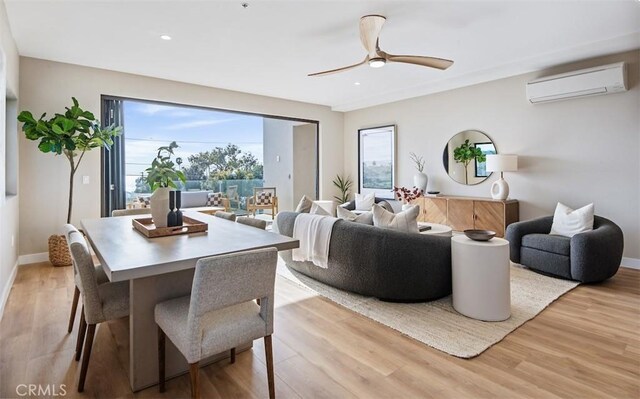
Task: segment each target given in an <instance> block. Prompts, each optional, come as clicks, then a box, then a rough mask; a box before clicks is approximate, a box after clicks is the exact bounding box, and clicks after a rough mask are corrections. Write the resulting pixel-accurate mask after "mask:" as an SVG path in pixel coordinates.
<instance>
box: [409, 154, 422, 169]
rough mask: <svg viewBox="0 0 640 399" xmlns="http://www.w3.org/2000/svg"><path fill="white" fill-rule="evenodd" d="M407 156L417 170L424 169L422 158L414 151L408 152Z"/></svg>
mask: <svg viewBox="0 0 640 399" xmlns="http://www.w3.org/2000/svg"><path fill="white" fill-rule="evenodd" d="M409 157H410V158H411V161H412V162H413V163H414V164H415V165H416V169H417V170H418V172H420V173H422V171H423V170H424V158H422V157H420V156H418V155H417V154H416V153H415V152H410V153H409Z"/></svg>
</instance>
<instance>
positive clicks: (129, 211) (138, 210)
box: [111, 208, 151, 217]
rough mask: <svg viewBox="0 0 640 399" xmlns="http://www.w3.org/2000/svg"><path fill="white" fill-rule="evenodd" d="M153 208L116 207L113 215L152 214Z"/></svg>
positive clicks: (112, 212)
mask: <svg viewBox="0 0 640 399" xmlns="http://www.w3.org/2000/svg"><path fill="white" fill-rule="evenodd" d="M150 214H151V208H132V209H114V210H113V211H111V216H114V217H118V216H131V215H150Z"/></svg>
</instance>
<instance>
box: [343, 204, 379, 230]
mask: <svg viewBox="0 0 640 399" xmlns="http://www.w3.org/2000/svg"><path fill="white" fill-rule="evenodd" d="M336 211H337V212H338V218H339V219H344V220H348V221H350V222H355V223H363V224H368V225H370V226H373V213H371V212H364V213H361V214H359V215H358V214H357V213H353V212H351V211H350V210H348V209H344V208H342V207H340V206H339V207H338V208H336Z"/></svg>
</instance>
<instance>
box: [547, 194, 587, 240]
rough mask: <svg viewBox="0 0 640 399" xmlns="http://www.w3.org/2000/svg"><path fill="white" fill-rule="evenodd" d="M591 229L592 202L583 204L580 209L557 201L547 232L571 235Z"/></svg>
mask: <svg viewBox="0 0 640 399" xmlns="http://www.w3.org/2000/svg"><path fill="white" fill-rule="evenodd" d="M591 230H593V204H589V205H585V206H583V207H582V208H580V209H571V208H569V207H568V206H566V205H565V204H563V203H562V202H558V205H557V206H556V211H555V213H554V214H553V224H552V225H551V233H549V234H556V235H561V236H565V237H573V236H574V235H576V234H578V233H584V232H585V231H591Z"/></svg>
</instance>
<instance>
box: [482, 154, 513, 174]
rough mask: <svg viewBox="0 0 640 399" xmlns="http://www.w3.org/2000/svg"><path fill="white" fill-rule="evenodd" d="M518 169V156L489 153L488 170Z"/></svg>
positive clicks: (508, 170) (506, 170) (510, 170)
mask: <svg viewBox="0 0 640 399" xmlns="http://www.w3.org/2000/svg"><path fill="white" fill-rule="evenodd" d="M516 170H518V156H517V155H506V154H487V172H515V171H516Z"/></svg>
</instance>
